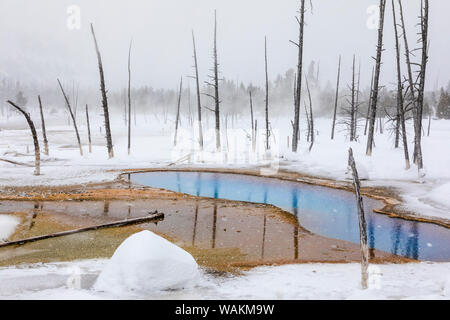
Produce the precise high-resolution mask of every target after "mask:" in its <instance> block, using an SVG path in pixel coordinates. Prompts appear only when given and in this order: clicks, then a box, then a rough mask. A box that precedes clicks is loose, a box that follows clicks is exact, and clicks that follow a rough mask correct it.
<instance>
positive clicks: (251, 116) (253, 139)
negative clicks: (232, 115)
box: [248, 90, 256, 152]
mask: <svg viewBox="0 0 450 320" xmlns="http://www.w3.org/2000/svg"><path fill="white" fill-rule="evenodd" d="M248 94H249V95H250V119H251V121H252V150H253V152H255V150H256V132H255V131H256V130H255V123H254V117H253V99H252V90H250V91H249V92H248Z"/></svg>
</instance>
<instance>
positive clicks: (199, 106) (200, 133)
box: [192, 31, 203, 150]
mask: <svg viewBox="0 0 450 320" xmlns="http://www.w3.org/2000/svg"><path fill="white" fill-rule="evenodd" d="M192 44H193V46H194V68H195V84H196V86H197V113H198V143H199V145H200V150H203V129H202V103H201V99H200V81H199V78H198V62H197V49H196V47H195V37H194V31H192Z"/></svg>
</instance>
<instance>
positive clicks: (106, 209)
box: [103, 201, 109, 217]
mask: <svg viewBox="0 0 450 320" xmlns="http://www.w3.org/2000/svg"><path fill="white" fill-rule="evenodd" d="M108 213H109V201H103V215H104V216H105V217H107V216H108Z"/></svg>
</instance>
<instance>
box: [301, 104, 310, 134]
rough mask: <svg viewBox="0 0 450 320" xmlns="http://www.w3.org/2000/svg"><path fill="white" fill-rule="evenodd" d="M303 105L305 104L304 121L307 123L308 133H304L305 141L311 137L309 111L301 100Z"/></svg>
mask: <svg viewBox="0 0 450 320" xmlns="http://www.w3.org/2000/svg"><path fill="white" fill-rule="evenodd" d="M303 105H304V106H305V116H306V123H307V124H308V133H307V134H306V142H309V141H310V137H311V121H310V120H309V113H308V107H307V106H306V102H303Z"/></svg>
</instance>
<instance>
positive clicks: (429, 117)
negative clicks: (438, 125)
mask: <svg viewBox="0 0 450 320" xmlns="http://www.w3.org/2000/svg"><path fill="white" fill-rule="evenodd" d="M430 130H431V110H430V113H429V114H428V130H427V137H429V136H430Z"/></svg>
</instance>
